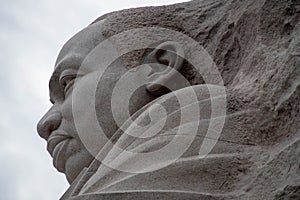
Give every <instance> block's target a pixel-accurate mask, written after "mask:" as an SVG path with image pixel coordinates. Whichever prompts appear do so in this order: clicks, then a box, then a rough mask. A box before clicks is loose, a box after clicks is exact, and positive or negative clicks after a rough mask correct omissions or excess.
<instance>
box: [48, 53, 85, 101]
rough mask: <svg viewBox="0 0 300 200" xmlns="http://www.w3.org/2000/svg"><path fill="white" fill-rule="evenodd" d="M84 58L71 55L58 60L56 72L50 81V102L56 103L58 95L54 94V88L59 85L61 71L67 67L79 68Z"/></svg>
mask: <svg viewBox="0 0 300 200" xmlns="http://www.w3.org/2000/svg"><path fill="white" fill-rule="evenodd" d="M82 61H83V59H82V56H80V55H71V56H67V57H65V58H63V59H62V60H61V61H60V62H58V64H57V67H55V69H54V72H53V73H52V75H51V78H50V81H49V90H50V102H51V103H52V104H54V103H55V99H56V98H55V97H56V96H57V95H55V94H54V90H56V89H57V88H58V87H60V85H59V78H60V75H61V73H62V72H63V71H64V70H66V69H70V68H71V69H75V70H78V69H79V68H80V66H81V63H82ZM56 92H57V91H56Z"/></svg>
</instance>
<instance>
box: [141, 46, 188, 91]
mask: <svg viewBox="0 0 300 200" xmlns="http://www.w3.org/2000/svg"><path fill="white" fill-rule="evenodd" d="M184 56H185V55H184V51H183V48H182V47H181V45H180V44H178V43H176V42H171V41H168V42H163V43H161V44H160V45H158V46H157V47H156V48H155V49H154V50H153V51H152V52H150V53H149V54H148V55H147V56H146V57H145V63H147V64H148V65H150V66H151V68H152V72H151V73H150V74H149V76H148V78H147V84H146V89H147V91H148V92H149V93H150V94H152V95H156V96H158V95H162V94H164V93H166V90H167V91H169V90H176V89H180V87H183V86H181V84H180V83H179V82H180V81H179V82H177V81H176V79H177V77H178V75H179V70H180V69H181V68H182V66H183V63H184Z"/></svg>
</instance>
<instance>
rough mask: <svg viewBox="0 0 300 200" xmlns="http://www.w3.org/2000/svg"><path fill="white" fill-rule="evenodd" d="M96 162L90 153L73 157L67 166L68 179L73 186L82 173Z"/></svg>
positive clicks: (82, 153) (79, 153)
mask: <svg viewBox="0 0 300 200" xmlns="http://www.w3.org/2000/svg"><path fill="white" fill-rule="evenodd" d="M93 160H94V158H93V156H91V155H90V154H89V153H88V152H86V151H84V152H78V153H76V154H75V155H73V156H71V157H70V158H69V159H68V160H67V161H66V165H65V175H66V178H67V180H68V182H69V184H71V183H72V182H73V181H74V180H75V179H76V178H77V176H78V175H79V174H80V172H81V171H82V170H83V169H84V168H85V167H88V166H89V165H90V164H91V162H92V161H93Z"/></svg>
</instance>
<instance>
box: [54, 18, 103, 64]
mask: <svg viewBox="0 0 300 200" xmlns="http://www.w3.org/2000/svg"><path fill="white" fill-rule="evenodd" d="M102 24H103V22H102V21H100V22H98V23H95V24H92V25H90V26H88V27H86V28H85V29H83V30H82V31H80V32H79V33H77V34H76V35H75V36H73V37H72V38H71V39H70V40H69V41H67V43H66V44H65V45H64V46H63V48H62V50H61V51H60V53H59V55H58V57H57V60H56V63H55V69H56V68H58V67H60V65H61V64H62V62H63V61H64V60H66V59H67V58H70V57H76V59H75V60H76V62H82V61H83V60H84V58H85V57H86V56H87V55H88V54H89V52H91V51H92V50H93V49H94V48H95V47H96V46H97V45H98V44H99V43H100V42H102V41H104V40H105V37H104V36H103V35H102ZM78 64H80V63H78Z"/></svg>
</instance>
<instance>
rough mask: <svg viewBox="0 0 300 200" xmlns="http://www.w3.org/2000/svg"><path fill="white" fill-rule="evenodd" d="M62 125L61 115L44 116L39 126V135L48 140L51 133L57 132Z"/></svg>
mask: <svg viewBox="0 0 300 200" xmlns="http://www.w3.org/2000/svg"><path fill="white" fill-rule="evenodd" d="M60 123H61V114H60V113H52V114H51V115H46V116H44V117H43V118H42V119H41V120H40V121H39V123H38V125H37V131H38V133H39V135H40V136H41V137H42V138H44V139H45V140H47V139H48V137H49V136H50V134H51V132H52V131H54V130H56V129H57V128H58V127H59V125H60Z"/></svg>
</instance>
